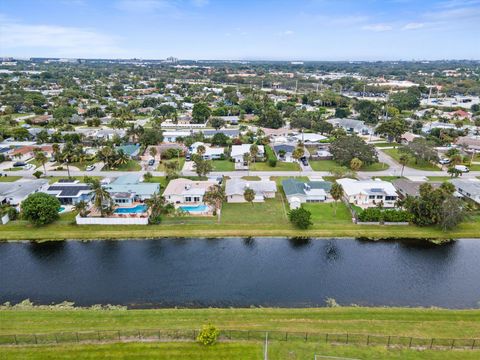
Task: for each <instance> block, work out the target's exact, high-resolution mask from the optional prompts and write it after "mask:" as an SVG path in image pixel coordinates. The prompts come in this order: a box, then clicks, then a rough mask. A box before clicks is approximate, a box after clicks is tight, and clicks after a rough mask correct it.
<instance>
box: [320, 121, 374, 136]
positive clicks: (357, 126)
mask: <svg viewBox="0 0 480 360" xmlns="http://www.w3.org/2000/svg"><path fill="white" fill-rule="evenodd" d="M327 122H328V123H330V124H332V125H333V126H334V127H337V128H342V129H344V130H345V131H346V132H347V133H354V134H359V135H370V134H373V132H374V131H373V129H372V128H371V127H370V126H368V125H366V124H365V122H364V121H361V120H355V119H339V118H335V119H329V120H327Z"/></svg>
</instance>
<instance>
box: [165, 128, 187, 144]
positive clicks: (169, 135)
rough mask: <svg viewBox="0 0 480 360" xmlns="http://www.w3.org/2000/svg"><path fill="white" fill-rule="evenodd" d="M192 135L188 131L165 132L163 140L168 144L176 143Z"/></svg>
mask: <svg viewBox="0 0 480 360" xmlns="http://www.w3.org/2000/svg"><path fill="white" fill-rule="evenodd" d="M190 135H192V132H191V131H186V130H181V131H180V130H173V131H164V132H163V138H164V141H166V142H176V141H177V139H178V138H185V137H187V136H190Z"/></svg>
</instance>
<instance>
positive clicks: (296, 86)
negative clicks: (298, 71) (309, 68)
mask: <svg viewBox="0 0 480 360" xmlns="http://www.w3.org/2000/svg"><path fill="white" fill-rule="evenodd" d="M297 89H298V80H295V94H296V93H297Z"/></svg>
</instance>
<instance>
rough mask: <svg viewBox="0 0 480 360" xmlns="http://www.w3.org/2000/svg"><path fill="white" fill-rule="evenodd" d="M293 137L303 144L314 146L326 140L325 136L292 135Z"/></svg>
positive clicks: (312, 134) (313, 134) (311, 134)
mask: <svg viewBox="0 0 480 360" xmlns="http://www.w3.org/2000/svg"><path fill="white" fill-rule="evenodd" d="M293 137H294V138H295V139H296V140H297V141H301V142H302V143H304V144H316V143H319V142H321V141H323V140H326V139H327V137H326V136H323V135H320V134H315V133H301V134H297V135H294V136H293Z"/></svg>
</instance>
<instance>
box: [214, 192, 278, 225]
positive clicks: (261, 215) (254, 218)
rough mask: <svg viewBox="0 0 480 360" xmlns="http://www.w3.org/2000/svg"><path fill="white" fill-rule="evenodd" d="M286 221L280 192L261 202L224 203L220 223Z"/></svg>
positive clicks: (274, 222) (275, 222)
mask: <svg viewBox="0 0 480 360" xmlns="http://www.w3.org/2000/svg"><path fill="white" fill-rule="evenodd" d="M285 221H286V215H285V208H284V205H283V199H282V197H281V194H280V193H279V192H278V191H277V195H276V197H275V198H274V199H266V200H265V202H263V203H253V204H249V203H239V204H238V203H237V204H235V203H224V204H223V207H222V220H221V224H268V223H272V224H279V223H282V222H285Z"/></svg>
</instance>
